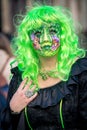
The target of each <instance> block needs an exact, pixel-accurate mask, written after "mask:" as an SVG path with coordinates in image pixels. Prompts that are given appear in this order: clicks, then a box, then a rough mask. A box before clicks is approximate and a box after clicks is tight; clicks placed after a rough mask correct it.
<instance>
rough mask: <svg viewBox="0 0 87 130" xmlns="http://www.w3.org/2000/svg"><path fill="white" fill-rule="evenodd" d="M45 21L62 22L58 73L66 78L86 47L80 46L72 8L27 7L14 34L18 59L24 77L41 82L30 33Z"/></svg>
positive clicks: (60, 23)
mask: <svg viewBox="0 0 87 130" xmlns="http://www.w3.org/2000/svg"><path fill="white" fill-rule="evenodd" d="M43 23H48V24H50V23H58V24H59V25H60V26H61V34H60V47H59V51H58V56H57V59H58V66H57V71H58V77H59V78H60V79H61V80H65V81H66V80H67V79H68V77H69V73H70V69H71V66H72V64H73V63H74V62H75V61H76V59H77V58H80V57H84V56H85V51H84V50H83V49H80V48H79V47H78V43H79V42H78V36H77V34H76V30H75V27H74V22H73V19H72V17H71V14H70V11H69V10H67V9H65V8H64V7H59V6H58V7H56V6H55V7H53V6H46V5H44V6H38V7H34V8H33V9H32V10H31V11H28V12H27V13H26V15H25V17H24V19H23V20H22V21H21V24H20V25H19V26H18V35H17V37H15V38H14V42H15V44H14V45H15V46H16V51H15V55H16V60H17V62H18V68H19V69H20V70H21V71H22V78H23V79H24V78H25V77H28V79H29V80H30V79H32V80H33V81H34V82H35V83H36V84H38V80H37V76H38V74H39V68H40V66H39V58H38V56H37V54H36V53H35V51H34V49H33V47H32V41H31V39H30V34H31V32H32V31H33V30H35V29H37V28H39V27H41V26H42V24H43Z"/></svg>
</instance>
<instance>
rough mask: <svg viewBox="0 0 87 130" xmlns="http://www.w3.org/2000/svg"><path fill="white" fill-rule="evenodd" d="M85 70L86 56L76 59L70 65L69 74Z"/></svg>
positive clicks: (86, 65) (86, 64)
mask: <svg viewBox="0 0 87 130" xmlns="http://www.w3.org/2000/svg"><path fill="white" fill-rule="evenodd" d="M85 71H87V57H85V58H80V59H78V60H77V61H76V62H75V63H74V64H73V65H72V67H71V72H70V74H71V75H78V74H81V73H82V72H85Z"/></svg>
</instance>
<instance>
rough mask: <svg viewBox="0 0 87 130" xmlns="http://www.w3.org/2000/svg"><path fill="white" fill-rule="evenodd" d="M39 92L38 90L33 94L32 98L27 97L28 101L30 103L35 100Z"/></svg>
mask: <svg viewBox="0 0 87 130" xmlns="http://www.w3.org/2000/svg"><path fill="white" fill-rule="evenodd" d="M37 95H38V93H37V92H36V93H35V94H34V95H33V96H31V97H30V98H27V99H28V103H30V102H31V101H33V100H34V99H35V98H36V97H37Z"/></svg>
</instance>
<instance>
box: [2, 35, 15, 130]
mask: <svg viewBox="0 0 87 130" xmlns="http://www.w3.org/2000/svg"><path fill="white" fill-rule="evenodd" d="M13 59H14V56H13V53H12V51H11V47H10V41H9V39H8V38H7V37H6V36H5V35H4V34H3V33H0V113H1V111H2V109H3V108H4V107H5V106H6V103H7V94H8V87H9V82H10V68H11V67H10V62H11V61H12V60H13ZM0 117H1V116H0ZM0 130H1V129H0Z"/></svg>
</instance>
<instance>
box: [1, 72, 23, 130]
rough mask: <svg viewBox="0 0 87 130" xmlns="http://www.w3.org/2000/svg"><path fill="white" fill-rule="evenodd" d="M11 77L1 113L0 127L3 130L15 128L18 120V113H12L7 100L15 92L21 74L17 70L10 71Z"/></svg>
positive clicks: (15, 129) (13, 129)
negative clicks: (5, 101) (4, 106)
mask: <svg viewBox="0 0 87 130" xmlns="http://www.w3.org/2000/svg"><path fill="white" fill-rule="evenodd" d="M12 73H13V77H12V80H11V82H10V85H9V91H8V98H7V106H6V108H4V109H3V111H2V113H1V128H2V129H3V130H17V124H18V121H19V117H20V114H21V113H20V114H12V113H11V110H10V107H9V102H10V99H11V98H12V96H13V94H14V93H15V92H16V90H17V88H18V86H19V84H20V82H21V81H22V79H21V75H20V74H19V73H17V71H14V72H12Z"/></svg>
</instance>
